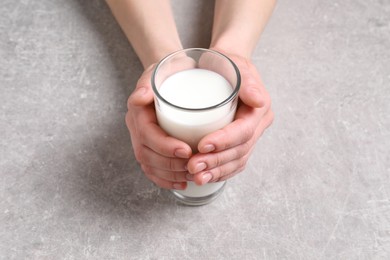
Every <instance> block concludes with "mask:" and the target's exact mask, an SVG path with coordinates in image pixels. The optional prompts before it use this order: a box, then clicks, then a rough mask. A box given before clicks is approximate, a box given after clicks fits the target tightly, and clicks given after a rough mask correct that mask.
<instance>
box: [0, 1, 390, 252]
mask: <svg viewBox="0 0 390 260" xmlns="http://www.w3.org/2000/svg"><path fill="white" fill-rule="evenodd" d="M173 5H174V12H175V15H176V18H177V22H178V24H179V31H180V34H181V37H182V39H183V44H184V45H185V47H207V44H208V42H209V39H210V36H209V34H210V28H211V24H212V18H211V16H212V12H213V1H206V0H204V1H189V0H186V1H180V0H175V1H173ZM0 13H1V16H0V57H1V59H0V87H1V92H0V93H1V94H0V95H1V96H0V109H1V110H0V177H1V184H0V185H1V186H0V258H1V259H389V257H390V177H389V176H390V130H389V129H390V2H389V1H386V0H371V1H363V0H343V1H341V0H338V1H337V0H330V1H322V0H311V1H304V0H301V1H287V0H281V1H279V2H278V6H277V8H276V10H275V12H274V15H273V17H272V19H271V21H270V23H269V25H268V27H267V29H266V31H265V32H264V34H263V37H262V39H261V41H260V44H259V46H258V48H257V49H256V52H255V53H254V55H253V60H254V62H255V64H256V65H257V67H258V68H259V70H260V71H261V73H262V76H263V79H264V82H265V84H266V86H267V88H268V90H269V92H270V93H271V96H272V100H273V108H274V111H275V114H276V118H275V121H274V124H273V125H272V127H271V128H270V129H269V130H268V131H267V132H266V133H265V134H264V136H263V138H262V139H261V140H260V141H259V143H258V145H257V147H256V149H255V151H254V153H253V156H252V157H251V159H250V162H249V163H248V166H247V169H246V170H245V172H243V173H242V174H240V175H238V176H237V177H235V178H234V179H232V180H231V181H229V183H228V186H227V189H226V190H225V192H224V194H223V195H222V197H220V198H219V199H218V200H217V201H215V202H214V203H213V204H211V205H208V206H204V207H195V208H194V207H183V206H181V205H179V204H177V203H176V202H175V201H174V199H173V198H172V196H171V195H170V193H169V192H168V191H165V190H160V189H158V188H156V187H155V186H154V185H152V184H151V183H150V182H149V181H148V180H147V179H146V178H145V177H144V176H143V174H142V172H141V171H140V168H139V166H138V165H137V163H136V161H135V159H134V154H133V152H132V148H131V143H130V138H129V135H128V132H127V129H126V126H125V124H124V115H125V112H126V100H127V97H128V95H129V94H130V93H131V91H132V89H133V87H134V85H135V82H136V80H137V77H138V76H139V75H140V74H141V72H142V68H141V65H140V63H139V61H138V60H137V58H136V56H135V54H134V52H133V51H132V49H131V47H130V46H129V44H128V43H127V41H126V39H125V37H124V36H123V34H122V32H121V31H120V29H119V27H118V25H117V24H116V22H115V20H114V19H113V17H112V16H111V14H110V12H109V10H108V8H107V6H106V5H105V3H104V2H103V1H102V0H96V1H92V0H91V1H84V0H67V1H61V0H40V1H33V0H18V1H14V0H2V2H1V5H0Z"/></svg>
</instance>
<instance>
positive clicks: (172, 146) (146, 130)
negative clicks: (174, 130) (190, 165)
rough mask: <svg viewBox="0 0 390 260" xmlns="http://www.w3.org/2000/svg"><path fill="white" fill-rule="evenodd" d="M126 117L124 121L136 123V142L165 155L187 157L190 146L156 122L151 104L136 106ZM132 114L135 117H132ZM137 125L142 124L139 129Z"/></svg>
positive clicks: (189, 153) (189, 154) (190, 151)
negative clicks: (172, 135)
mask: <svg viewBox="0 0 390 260" xmlns="http://www.w3.org/2000/svg"><path fill="white" fill-rule="evenodd" d="M134 109H135V110H134V111H133V112H132V113H131V114H129V115H128V116H127V117H126V122H127V123H128V124H129V125H130V124H132V123H133V124H136V125H137V126H138V127H135V128H136V130H137V137H138V140H137V141H138V142H139V143H142V144H143V145H145V146H147V147H149V148H150V149H152V150H153V151H155V152H156V153H159V154H161V155H163V156H165V157H178V158H189V157H190V156H191V154H192V150H191V147H190V146H189V145H188V144H186V143H185V142H182V141H180V140H178V139H176V138H173V137H171V136H169V135H168V134H167V133H166V132H164V131H163V130H162V129H161V127H160V126H159V125H158V124H157V119H156V114H155V111H154V107H153V105H148V106H145V107H137V108H134ZM132 116H133V117H135V119H132ZM139 126H143V127H142V128H141V129H139Z"/></svg>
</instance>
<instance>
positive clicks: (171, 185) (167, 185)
mask: <svg viewBox="0 0 390 260" xmlns="http://www.w3.org/2000/svg"><path fill="white" fill-rule="evenodd" d="M145 176H146V177H147V178H148V179H149V180H150V181H152V182H153V183H155V184H156V185H157V186H159V187H160V188H163V189H170V190H171V189H175V190H185V189H186V187H187V183H186V182H171V181H167V180H164V179H161V178H159V177H157V176H155V175H153V174H147V173H145Z"/></svg>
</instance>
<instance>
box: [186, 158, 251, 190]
mask: <svg viewBox="0 0 390 260" xmlns="http://www.w3.org/2000/svg"><path fill="white" fill-rule="evenodd" d="M248 158H249V156H248V155H246V156H244V157H242V158H240V159H238V160H234V161H231V162H228V163H226V164H224V165H221V166H219V167H215V168H213V169H210V170H207V171H204V172H201V173H197V174H195V175H194V182H195V183H196V184H198V185H204V184H206V183H211V182H217V181H220V180H221V179H222V178H223V177H224V176H234V175H236V174H237V173H239V172H241V171H243V170H244V169H245V165H246V163H247V161H248ZM225 179H226V178H225Z"/></svg>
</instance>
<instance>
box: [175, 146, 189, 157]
mask: <svg viewBox="0 0 390 260" xmlns="http://www.w3.org/2000/svg"><path fill="white" fill-rule="evenodd" d="M175 156H176V157H178V158H183V159H188V158H189V155H188V153H187V151H186V150H185V149H181V148H180V149H176V150H175Z"/></svg>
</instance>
